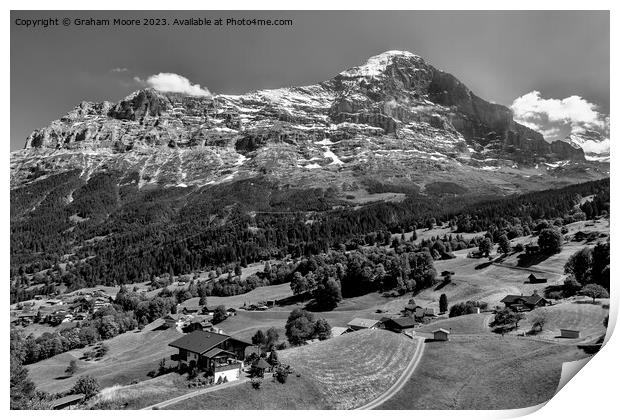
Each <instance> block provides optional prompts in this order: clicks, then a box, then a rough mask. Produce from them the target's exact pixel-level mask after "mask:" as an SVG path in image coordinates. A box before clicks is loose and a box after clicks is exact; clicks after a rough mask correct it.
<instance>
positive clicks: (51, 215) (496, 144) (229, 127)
mask: <svg viewBox="0 0 620 420" xmlns="http://www.w3.org/2000/svg"><path fill="white" fill-rule="evenodd" d="M335 71H337V70H335ZM560 143H562V144H565V145H567V146H568V144H567V143H563V142H560ZM579 151H580V149H578V148H573V147H571V146H568V148H567V149H564V148H562V147H557V146H552V145H550V144H549V143H547V142H546V141H545V140H544V138H543V136H542V135H541V134H540V133H537V132H535V131H533V130H531V129H528V128H526V127H524V126H522V125H520V124H518V123H516V122H515V121H513V119H512V116H511V113H510V111H509V109H508V108H506V107H504V106H502V105H498V104H492V103H490V102H487V101H485V100H483V99H481V98H479V97H478V96H476V95H475V94H474V93H473V92H472V91H470V90H469V89H468V88H467V87H466V86H465V85H464V84H463V83H461V82H460V81H459V80H458V79H457V78H456V77H454V76H452V75H450V74H447V73H445V72H442V71H440V70H438V69H436V68H435V67H433V66H432V65H431V64H429V63H427V62H426V61H425V60H424V59H423V58H421V57H419V56H417V55H415V54H412V53H409V52H404V51H388V52H385V53H383V54H379V55H377V56H374V57H371V58H369V59H368V60H367V62H366V63H362V64H361V65H358V66H356V67H352V68H350V69H347V70H345V71H342V72H340V73H338V74H337V75H336V76H334V77H333V78H331V79H329V80H326V81H324V82H321V83H317V84H315V85H310V86H302V87H290V88H282V89H273V90H262V91H256V92H250V93H247V94H244V95H226V94H221V95H216V96H212V97H209V96H200V97H194V96H187V95H180V94H172V93H166V92H160V91H155V90H152V89H145V90H141V91H137V92H134V93H132V94H130V95H128V96H127V97H125V98H124V99H121V100H120V101H118V102H115V103H112V102H100V103H96V102H82V103H80V104H79V105H78V106H77V107H76V108H74V109H73V110H71V111H69V112H68V113H67V114H66V115H64V116H62V117H60V118H59V119H58V120H55V121H53V122H51V123H50V124H49V126H47V127H44V128H41V129H38V130H35V131H33V133H32V134H31V135H30V136H29V137H28V139H27V140H26V147H25V149H24V150H21V151H16V152H13V153H12V154H11V241H12V242H11V267H12V278H13V279H15V278H16V277H18V276H21V275H22V274H24V273H25V277H26V280H30V277H29V276H32V275H34V274H35V273H40V272H43V274H41V275H40V277H44V278H43V279H40V280H45V279H47V280H48V283H50V282H51V283H58V280H59V278H60V277H63V276H64V277H63V282H64V283H65V284H66V285H67V286H68V287H70V288H73V289H75V288H80V287H85V286H93V285H94V284H98V283H103V284H106V285H110V286H112V285H116V284H119V283H121V282H122V283H139V282H144V281H149V280H150V279H151V278H152V277H153V276H158V275H162V274H164V273H173V274H183V273H188V272H190V271H195V270H197V269H205V268H213V267H214V266H217V265H222V264H227V263H235V262H238V261H239V262H244V263H252V262H258V261H261V260H266V259H269V258H280V257H282V256H283V255H285V254H289V253H290V254H293V255H304V254H307V253H313V254H314V253H318V252H320V251H322V250H325V249H326V247H328V246H329V245H333V243H334V242H336V241H341V242H344V241H346V240H348V239H350V238H351V237H354V236H356V235H365V234H367V233H368V232H371V231H377V230H384V229H389V228H393V227H395V226H398V225H401V224H405V223H406V224H411V223H413V222H415V223H419V224H423V223H424V222H425V221H426V220H428V219H429V218H430V217H442V214H444V213H448V214H450V213H455V212H458V211H460V210H461V209H463V207H464V206H467V205H471V206H473V205H475V203H477V202H479V201H481V200H485V199H486V200H488V199H495V198H497V197H502V196H506V195H510V194H516V193H524V192H526V191H534V190H541V189H547V188H553V187H560V186H566V185H569V184H574V183H577V182H584V181H588V180H596V179H600V178H603V177H606V176H607V175H608V174H609V171H608V169H609V165H608V164H607V163H601V162H596V161H588V160H585V159H584V157H583V153H579ZM446 216H447V215H446ZM239 241H241V243H239ZM56 264H58V266H59V267H60V268H63V270H61V271H59V270H57V267H56ZM67 267H68V269H67V271H69V274H67V275H65V272H64V268H67ZM48 269H53V271H54V272H55V274H54V276H51V273H50V274H48V273H47V270H48ZM51 277H53V278H51ZM24 281H25V280H24V278H21V282H24ZM95 281H97V283H95ZM44 282H45V281H38V282H37V283H38V284H42V283H44ZM26 283H28V285H27V286H30V282H29V281H28V282H26ZM22 287H24V288H25V287H26V285H22Z"/></svg>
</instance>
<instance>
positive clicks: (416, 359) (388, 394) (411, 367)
mask: <svg viewBox="0 0 620 420" xmlns="http://www.w3.org/2000/svg"><path fill="white" fill-rule="evenodd" d="M414 340H418V341H420V342H419V344H418V348H417V349H416V352H415V353H414V355H413V357H412V358H411V361H410V362H409V364H408V365H407V367H406V368H405V370H404V371H403V373H402V375H400V378H398V380H397V381H396V382H394V384H393V385H392V386H391V387H389V388H388V389H387V391H385V392H384V393H383V394H381V395H379V396H378V397H377V398H375V399H374V400H372V401H370V402H369V403H366V404H364V405H362V406H361V407H358V408H356V410H373V409H375V408H377V407H379V406H380V405H381V404H383V403H384V402H386V401H387V400H389V399H390V398H392V397H393V396H394V395H396V393H397V392H398V391H400V390H401V389H402V388H403V387H404V386H405V384H406V383H407V381H409V378H411V375H413V372H414V371H415V369H416V367H417V366H418V363H420V360H421V359H422V354H424V346H425V343H424V341H425V339H424V338H422V337H416V338H414Z"/></svg>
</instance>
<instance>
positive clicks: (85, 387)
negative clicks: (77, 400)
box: [71, 375, 99, 399]
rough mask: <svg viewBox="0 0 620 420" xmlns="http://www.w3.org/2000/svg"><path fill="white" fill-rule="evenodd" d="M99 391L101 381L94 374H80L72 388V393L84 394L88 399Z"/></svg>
mask: <svg viewBox="0 0 620 420" xmlns="http://www.w3.org/2000/svg"><path fill="white" fill-rule="evenodd" d="M98 392H99V381H97V379H95V378H93V377H92V376H89V375H86V376H80V377H79V378H78V380H77V382H76V383H75V385H73V388H71V393H72V394H84V396H85V397H86V399H89V398H92V397H94V396H95V395H97V393H98Z"/></svg>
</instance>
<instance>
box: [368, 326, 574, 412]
mask: <svg viewBox="0 0 620 420" xmlns="http://www.w3.org/2000/svg"><path fill="white" fill-rule="evenodd" d="M583 357H584V354H583V352H581V351H580V350H578V349H577V348H576V347H575V346H567V345H558V344H551V343H547V342H542V341H533V340H530V339H526V338H517V337H510V336H506V337H503V338H502V337H501V336H494V335H483V336H477V335H470V336H451V339H450V341H448V342H428V343H427V344H426V348H425V351H424V355H423V356H422V360H421V361H420V364H419V365H418V367H417V369H416V371H415V373H414V374H413V376H412V377H411V379H410V380H409V382H408V383H407V384H406V385H405V387H404V388H403V389H402V390H401V391H400V392H399V393H398V394H396V395H395V396H394V397H393V398H392V399H390V400H389V401H388V402H386V403H385V404H384V405H383V406H381V407H380V409H386V410H389V409H409V410H413V409H417V410H424V409H427V410H428V409H430V410H433V409H437V410H450V409H471V410H490V409H510V408H522V407H528V406H532V405H536V404H539V403H542V402H544V401H547V400H548V399H550V398H551V397H552V396H553V394H554V393H555V390H556V388H557V385H558V382H559V379H560V374H561V368H562V363H563V362H565V361H571V360H577V359H580V358H583ZM498 390H501V392H498Z"/></svg>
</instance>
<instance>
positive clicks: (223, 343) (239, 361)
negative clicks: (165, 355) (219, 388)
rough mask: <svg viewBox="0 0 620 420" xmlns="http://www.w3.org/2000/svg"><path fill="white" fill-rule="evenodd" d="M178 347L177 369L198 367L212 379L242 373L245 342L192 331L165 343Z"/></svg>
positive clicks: (225, 336)
mask: <svg viewBox="0 0 620 420" xmlns="http://www.w3.org/2000/svg"><path fill="white" fill-rule="evenodd" d="M168 345H169V346H170V347H174V348H177V349H178V350H179V353H178V357H177V360H178V361H179V369H181V370H183V369H186V368H198V369H201V370H204V371H206V372H207V373H209V374H211V375H213V380H214V381H216V382H217V381H218V380H219V379H220V378H222V379H224V378H226V380H227V381H234V380H237V379H239V377H240V376H241V370H242V369H243V359H244V355H245V349H246V347H248V346H251V345H252V344H251V343H248V342H246V341H243V340H239V339H237V338H233V337H230V336H228V335H225V334H218V333H214V332H205V331H194V332H192V333H189V334H187V335H185V336H183V337H181V338H179V339H178V340H175V341H173V342H172V343H170V344H168Z"/></svg>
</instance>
